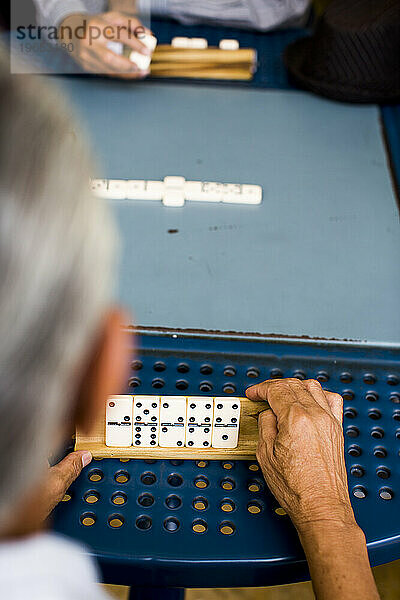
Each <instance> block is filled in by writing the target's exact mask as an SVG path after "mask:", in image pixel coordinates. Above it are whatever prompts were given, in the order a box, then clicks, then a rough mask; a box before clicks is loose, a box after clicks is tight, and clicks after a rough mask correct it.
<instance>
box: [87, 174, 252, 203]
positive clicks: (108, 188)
mask: <svg viewBox="0 0 400 600" xmlns="http://www.w3.org/2000/svg"><path fill="white" fill-rule="evenodd" d="M91 191H92V192H93V194H95V195H96V196H98V197H99V198H104V199H107V200H161V201H162V203H163V204H164V206H172V207H182V206H184V205H185V201H186V200H189V201H192V202H223V203H228V204H261V202H262V196H263V190H262V187H261V186H260V185H254V184H241V183H218V182H216V181H186V179H185V178H184V177H181V176H178V175H169V176H167V177H164V179H163V180H162V181H151V180H141V179H92V180H91Z"/></svg>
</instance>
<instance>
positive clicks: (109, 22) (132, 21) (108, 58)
mask: <svg viewBox="0 0 400 600" xmlns="http://www.w3.org/2000/svg"><path fill="white" fill-rule="evenodd" d="M71 33H72V38H71ZM144 33H147V34H150V33H151V32H150V31H149V30H148V29H146V28H145V27H143V26H142V24H141V23H140V21H139V20H138V19H136V18H135V17H132V16H130V15H126V14H123V13H121V12H117V11H110V12H106V13H102V14H98V15H87V14H73V15H69V16H68V17H66V18H65V19H64V21H63V22H62V23H61V25H60V27H59V34H60V42H63V43H65V44H66V45H68V44H69V43H70V44H71V46H72V52H71V54H72V56H73V57H74V59H75V60H76V62H77V63H78V64H80V65H81V66H82V67H83V68H84V69H85V70H86V71H89V72H91V73H97V74H99V75H108V76H110V77H119V78H122V79H142V78H143V77H146V75H148V74H149V71H141V70H140V69H139V68H138V67H137V66H136V65H135V63H133V62H131V61H130V60H129V58H127V57H126V56H122V55H121V56H120V55H118V54H116V53H115V52H113V50H111V49H110V48H108V47H107V44H108V42H121V43H123V44H124V45H126V46H129V47H130V48H131V49H132V50H135V51H136V52H140V53H141V54H144V55H146V56H149V55H151V51H150V50H149V49H148V48H147V47H146V46H145V45H144V44H143V43H142V42H141V41H140V37H141V35H143V34H144Z"/></svg>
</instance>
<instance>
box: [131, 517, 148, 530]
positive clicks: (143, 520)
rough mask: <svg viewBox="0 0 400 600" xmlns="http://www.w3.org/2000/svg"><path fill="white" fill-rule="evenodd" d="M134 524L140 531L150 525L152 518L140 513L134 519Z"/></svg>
mask: <svg viewBox="0 0 400 600" xmlns="http://www.w3.org/2000/svg"><path fill="white" fill-rule="evenodd" d="M135 525H136V527H137V528H138V529H140V530H141V531H148V530H149V529H150V528H151V526H152V520H151V518H150V517H149V516H147V515H140V516H139V517H138V518H137V519H136V522H135Z"/></svg>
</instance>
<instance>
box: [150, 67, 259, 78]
mask: <svg viewBox="0 0 400 600" xmlns="http://www.w3.org/2000/svg"><path fill="white" fill-rule="evenodd" d="M151 75H152V76H153V77H155V78H162V77H181V78H185V79H224V80H225V79H226V80H229V79H230V80H232V81H233V80H238V81H250V80H251V79H252V78H253V72H252V71H247V70H246V69H224V70H222V69H213V70H211V69H209V70H201V69H198V70H194V71H191V70H190V69H188V70H187V71H180V70H179V71H178V70H177V71H175V70H174V69H173V66H171V70H170V71H161V72H157V71H154V72H153V70H152V69H151Z"/></svg>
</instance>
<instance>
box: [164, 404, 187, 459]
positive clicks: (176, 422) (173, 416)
mask: <svg viewBox="0 0 400 600" xmlns="http://www.w3.org/2000/svg"><path fill="white" fill-rule="evenodd" d="M185 426H186V397H185V396H161V401H160V435H159V441H158V443H159V446H161V447H163V448H176V447H183V446H184V445H185Z"/></svg>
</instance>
